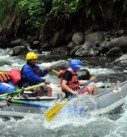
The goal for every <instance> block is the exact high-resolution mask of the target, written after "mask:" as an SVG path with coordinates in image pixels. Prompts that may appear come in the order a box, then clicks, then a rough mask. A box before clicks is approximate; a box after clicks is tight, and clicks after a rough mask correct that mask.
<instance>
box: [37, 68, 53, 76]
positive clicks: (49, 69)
mask: <svg viewBox="0 0 127 137" xmlns="http://www.w3.org/2000/svg"><path fill="white" fill-rule="evenodd" d="M37 67H38V69H39V71H40V74H41V76H42V77H44V76H45V75H47V73H48V72H50V71H51V67H47V68H46V69H41V68H40V67H39V66H37Z"/></svg>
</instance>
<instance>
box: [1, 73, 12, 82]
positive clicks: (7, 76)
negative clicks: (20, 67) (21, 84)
mask: <svg viewBox="0 0 127 137" xmlns="http://www.w3.org/2000/svg"><path fill="white" fill-rule="evenodd" d="M9 80H10V77H9V75H8V73H6V72H5V73H3V74H0V82H7V81H9Z"/></svg>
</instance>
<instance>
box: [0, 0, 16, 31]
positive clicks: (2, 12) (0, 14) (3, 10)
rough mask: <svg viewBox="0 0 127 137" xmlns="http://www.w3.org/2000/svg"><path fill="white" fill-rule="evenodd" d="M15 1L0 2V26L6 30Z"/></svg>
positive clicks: (3, 0)
mask: <svg viewBox="0 0 127 137" xmlns="http://www.w3.org/2000/svg"><path fill="white" fill-rule="evenodd" d="M15 5H16V0H0V24H1V26H2V27H3V28H6V26H7V25H8V23H9V21H10V16H11V15H12V12H14V10H15Z"/></svg>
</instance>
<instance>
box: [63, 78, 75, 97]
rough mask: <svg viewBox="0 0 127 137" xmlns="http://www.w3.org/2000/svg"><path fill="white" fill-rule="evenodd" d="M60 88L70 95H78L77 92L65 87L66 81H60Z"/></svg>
mask: <svg viewBox="0 0 127 137" xmlns="http://www.w3.org/2000/svg"><path fill="white" fill-rule="evenodd" d="M62 88H63V89H64V90H66V91H67V92H70V93H72V94H76V95H77V94H78V92H77V91H74V90H72V89H70V88H69V87H68V86H67V81H66V80H63V81H62Z"/></svg>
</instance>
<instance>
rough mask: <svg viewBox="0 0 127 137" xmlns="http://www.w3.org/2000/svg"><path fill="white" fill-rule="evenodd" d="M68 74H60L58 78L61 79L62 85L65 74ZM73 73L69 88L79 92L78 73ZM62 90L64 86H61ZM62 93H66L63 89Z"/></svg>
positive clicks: (63, 71)
mask: <svg viewBox="0 0 127 137" xmlns="http://www.w3.org/2000/svg"><path fill="white" fill-rule="evenodd" d="M65 72H66V70H62V71H61V72H60V73H59V74H58V77H59V78H60V81H61V84H62V81H63V74H64V73H65ZM70 72H71V73H72V79H71V81H69V82H68V83H67V85H68V87H69V88H71V89H72V90H78V89H79V88H80V85H79V82H78V77H77V73H75V72H74V71H70ZM61 88H62V86H61ZM62 91H64V89H63V88H62Z"/></svg>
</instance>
